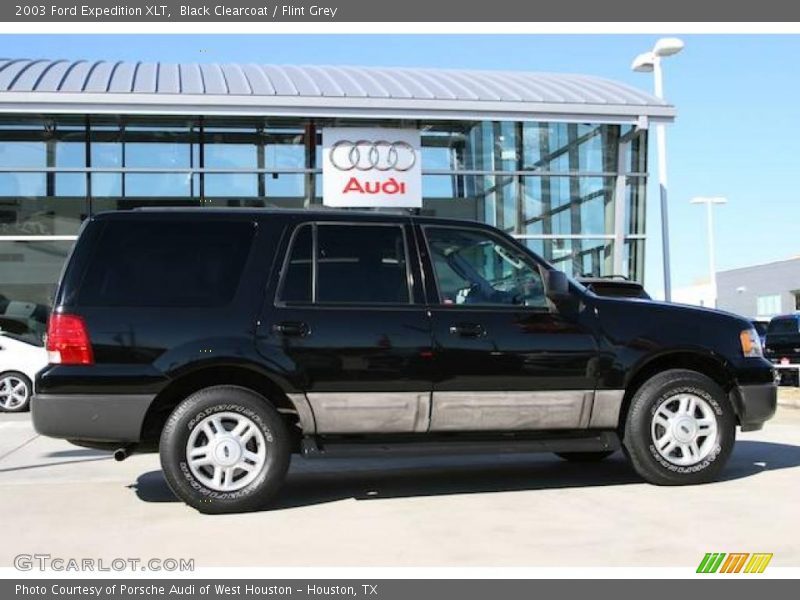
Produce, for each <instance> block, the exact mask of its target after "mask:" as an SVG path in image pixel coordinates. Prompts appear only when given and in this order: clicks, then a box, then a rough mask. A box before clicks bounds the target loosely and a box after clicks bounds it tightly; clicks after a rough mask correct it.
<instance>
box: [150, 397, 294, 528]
mask: <svg viewBox="0 0 800 600" xmlns="http://www.w3.org/2000/svg"><path fill="white" fill-rule="evenodd" d="M159 453H160V455H161V467H162V469H163V470H164V476H165V478H166V480H167V483H168V484H169V487H170V489H172V491H173V492H174V493H175V495H176V496H178V498H180V499H181V500H183V501H184V502H186V504H188V505H189V506H192V507H194V508H196V509H197V510H199V511H200V512H204V513H227V512H244V511H249V510H256V509H259V508H264V507H265V505H266V504H267V502H268V501H269V500H270V499H271V498H272V497H273V496H274V495H275V493H276V492H277V491H278V489H279V488H280V486H281V484H282V483H283V480H284V477H285V476H286V471H287V470H288V468H289V459H290V457H291V451H290V443H289V433H288V431H287V429H286V425H285V423H284V421H283V419H282V418H281V416H280V414H279V413H278V411H277V410H275V408H274V407H273V406H272V405H271V404H270V403H269V402H268V401H267V399H266V398H264V397H263V396H261V395H259V394H257V393H255V392H253V391H251V390H248V389H245V388H240V387H236V386H216V387H210V388H206V389H203V390H200V391H199V392H196V393H195V394H193V395H191V396H190V397H189V398H187V399H186V400H184V401H183V402H181V403H180V404H179V405H178V407H177V408H176V409H175V410H174V411H173V413H172V414H171V415H170V417H169V419H168V420H167V424H166V425H165V426H164V430H163V431H162V433H161V442H160V445H159Z"/></svg>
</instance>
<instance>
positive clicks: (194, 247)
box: [78, 221, 253, 307]
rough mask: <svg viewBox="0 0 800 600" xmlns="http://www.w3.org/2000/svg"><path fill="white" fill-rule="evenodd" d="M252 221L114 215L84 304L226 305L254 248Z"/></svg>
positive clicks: (93, 262)
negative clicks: (117, 218) (128, 218)
mask: <svg viewBox="0 0 800 600" xmlns="http://www.w3.org/2000/svg"><path fill="white" fill-rule="evenodd" d="M252 238H253V226H252V224H251V223H247V222H238V223H230V222H217V223H214V222H210V221H204V222H191V221H166V222H152V221H127V222H122V221H112V222H109V223H106V224H105V228H104V230H103V233H102V235H101V237H100V240H99V241H98V243H97V245H96V247H95V248H94V249H93V252H92V257H91V259H90V263H89V266H88V268H87V271H86V276H85V278H84V280H83V283H82V285H81V291H80V293H79V298H78V302H79V304H82V305H84V306H165V307H168V306H205V307H208V306H222V305H225V304H227V303H228V302H230V301H231V300H232V298H233V296H234V294H235V293H236V290H237V288H238V286H239V279H240V277H241V273H242V269H243V268H244V263H245V260H246V259H247V256H248V254H249V252H250V245H251V243H252Z"/></svg>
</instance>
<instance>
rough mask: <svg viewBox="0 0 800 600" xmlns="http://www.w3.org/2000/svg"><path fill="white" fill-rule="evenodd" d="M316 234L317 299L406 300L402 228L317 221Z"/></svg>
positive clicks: (389, 301) (406, 288)
mask: <svg viewBox="0 0 800 600" xmlns="http://www.w3.org/2000/svg"><path fill="white" fill-rule="evenodd" d="M317 236H318V238H317V247H318V250H317V301H318V302H340V303H369V304H388V303H408V301H409V296H408V276H407V274H406V249H405V242H404V239H403V230H402V228H400V227H396V226H372V225H330V224H321V225H319V226H318V227H317Z"/></svg>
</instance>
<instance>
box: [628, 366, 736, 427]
mask: <svg viewBox="0 0 800 600" xmlns="http://www.w3.org/2000/svg"><path fill="white" fill-rule="evenodd" d="M671 369H686V370H688V371H695V372H697V373H700V374H702V375H705V376H706V377H708V378H710V379H711V380H713V381H714V382H715V383H716V384H717V385H719V386H720V387H721V388H722V390H723V391H724V392H725V394H726V395H730V394H731V391H732V390H734V388H735V378H734V375H733V372H732V371H731V369H730V368H729V367H728V365H727V364H726V363H725V361H724V360H723V359H722V358H721V357H718V356H716V355H714V354H711V353H706V352H702V351H698V350H675V351H671V352H667V353H663V354H659V355H657V356H653V357H651V358H649V359H648V360H646V361H643V362H642V363H640V364H639V365H638V366H637V367H636V368H634V369H633V370H632V372H631V374H630V377H629V378H628V381H627V383H626V385H625V394H624V396H623V398H622V405H621V407H620V411H619V421H618V429H619V431H620V433H621V434H624V432H625V431H624V430H625V420H626V417H627V415H628V410H629V409H630V406H631V402H632V401H633V397H634V395H635V394H636V392H637V391H638V390H639V388H641V387H642V385H644V383H645V382H647V381H648V380H649V379H650V378H652V377H653V376H655V375H657V374H659V373H663V372H664V371H669V370H671ZM732 405H733V409H734V412H735V413H736V418H737V421H738V419H739V407H738V406H737V405H736V402H732Z"/></svg>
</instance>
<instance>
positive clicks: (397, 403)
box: [289, 390, 624, 435]
mask: <svg viewBox="0 0 800 600" xmlns="http://www.w3.org/2000/svg"><path fill="white" fill-rule="evenodd" d="M623 396H624V391H623V390H602V391H598V392H594V391H592V390H568V391H560V390H559V391H536V392H505V391H504V392H349V393H348V392H311V393H308V394H290V395H289V399H290V400H291V401H292V403H293V404H294V405H295V408H296V409H297V412H298V415H299V418H300V424H301V427H302V429H303V433H305V434H307V435H314V434H340V433H343V434H346V433H354V434H358V433H363V434H367V433H423V432H448V431H542V430H558V429H570V430H575V429H614V428H616V426H617V423H618V419H619V411H620V408H621V406H622V399H623Z"/></svg>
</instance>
